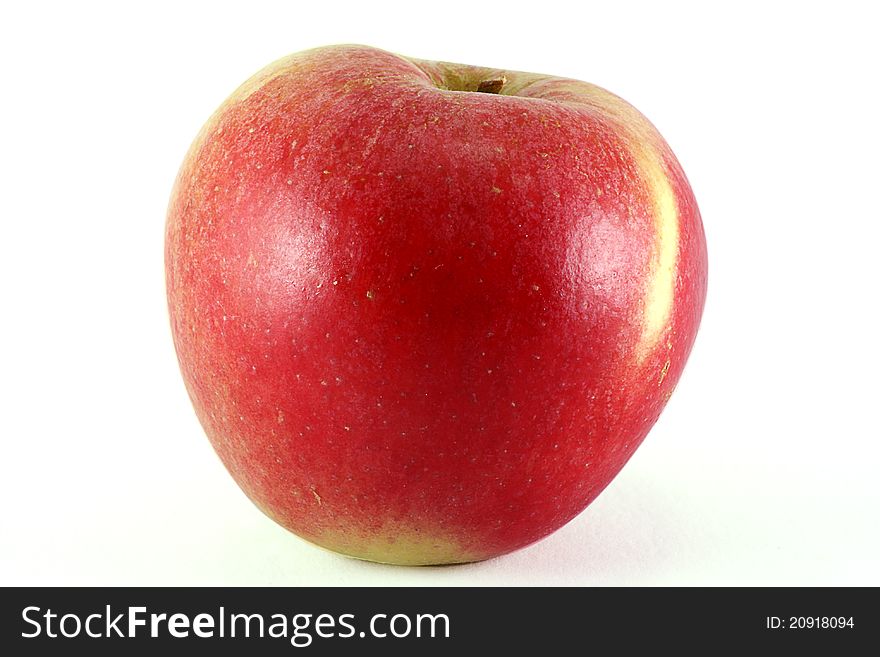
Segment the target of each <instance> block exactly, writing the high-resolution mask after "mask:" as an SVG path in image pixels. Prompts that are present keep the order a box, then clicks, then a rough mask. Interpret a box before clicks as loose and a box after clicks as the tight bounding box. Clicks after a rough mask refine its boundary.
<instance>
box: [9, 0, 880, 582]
mask: <svg viewBox="0 0 880 657" xmlns="http://www.w3.org/2000/svg"><path fill="white" fill-rule="evenodd" d="M305 5H308V6H309V7H311V8H305V7H304V6H305ZM869 6H870V5H869V4H868V3H846V2H839V3H835V4H834V5H833V8H831V5H828V7H829V8H828V9H823V10H820V9H817V8H806V7H804V6H802V5H801V4H795V3H792V4H791V5H790V6H787V5H786V4H785V3H755V4H743V3H740V4H738V5H736V8H735V9H733V8H731V9H729V10H725V11H724V12H722V11H721V10H717V9H714V8H713V5H712V3H699V4H698V3H694V5H693V6H691V7H688V6H686V5H680V4H675V5H670V4H669V3H647V2H646V3H639V4H634V3H623V2H616V1H615V2H610V1H609V2H605V3H597V2H594V3H576V2H548V1H542V2H539V3H534V6H525V5H521V4H515V3H501V2H492V3H488V2H486V3H483V2H473V1H470V2H452V1H447V2H444V3H417V2H406V3H400V4H399V5H393V4H389V3H374V2H358V3H339V2H333V3H331V2H319V3H299V2H271V3H270V2H258V1H255V0H249V1H248V2H239V3H235V4H224V3H198V4H197V3H183V2H175V3H149V4H147V5H142V6H141V7H140V8H137V9H135V8H132V7H133V5H129V4H127V3H109V2H108V3H106V4H102V5H97V4H94V3H61V2H59V3H56V4H47V3H38V2H33V3H7V4H6V5H4V6H3V8H2V9H0V67H2V77H0V81H2V84H3V95H2V102H0V119H2V121H0V125H2V129H3V130H2V137H0V139H2V144H0V180H2V192H0V213H2V219H3V221H2V241H0V245H2V258H0V276H2V277H0V280H2V288H0V294H2V304H0V308H2V322H0V333H2V336H0V337H2V341H0V344H2V365H0V373H2V377H0V386H2V390H0V393H2V394H0V400H2V402H0V403H2V413H0V436H2V450H3V451H2V459H3V460H2V463H3V476H2V477H0V504H2V520H0V523H2V524H0V527H2V530H0V584H73V583H81V584H118V585H133V584H197V583H198V584H432V585H435V584H436V585H455V584H478V585H479V584H503V585H507V584H606V585H618V584H648V585H653V584H734V585H738V584H771V585H775V584H873V585H875V586H876V585H880V528H878V524H880V513H878V509H880V485H878V479H880V478H878V475H877V463H878V457H880V448H878V442H880V441H878V438H880V435H878V434H880V432H878V428H877V403H878V402H877V398H878V392H880V390H878V387H880V386H878V375H877V372H878V368H880V358H878V341H877V336H878V292H877V285H878V280H880V275H878V244H880V210H878V207H880V205H878V204H880V201H878V189H880V188H878V185H880V175H878V174H880V165H878V160H877V156H878V152H880V138H878V119H877V117H878V112H880V109H878V108H880V104H878V99H880V97H878V85H877V78H876V65H877V63H878V61H880V52H878V47H877V40H876V34H875V31H874V30H873V29H872V25H876V24H877V21H876V18H877V17H876V16H873V17H872V16H870V15H869V14H868V12H869V11H871V10H870V9H868V7H869ZM339 42H360V43H366V44H370V45H375V46H378V47H382V48H385V49H387V50H393V51H397V52H401V53H405V54H409V55H412V56H417V57H422V58H427V59H432V58H433V59H445V60H449V61H459V62H465V63H472V64H486V65H493V66H499V67H507V68H511V69H520V70H527V71H537V72H544V73H551V74H556V75H566V76H570V77H576V78H581V79H585V80H589V81H591V82H595V83H598V84H601V85H603V86H605V87H607V88H609V89H611V90H612V91H614V92H616V93H618V94H620V95H622V96H623V97H624V98H626V99H627V100H629V101H630V102H632V103H633V104H634V105H636V106H637V107H638V108H639V109H641V110H642V111H643V112H644V113H645V114H647V115H648V117H649V118H651V119H652V121H653V122H654V123H655V124H656V125H657V126H658V127H659V129H660V131H661V132H662V133H663V134H664V135H665V136H666V138H667V140H668V141H669V142H670V143H671V145H672V147H673V149H674V150H675V151H676V153H677V154H678V156H679V159H680V160H681V162H682V163H683V165H684V168H685V170H686V171H687V173H688V175H689V177H690V180H691V182H692V185H693V188H694V190H695V193H696V195H697V199H698V201H699V203H700V207H701V210H702V213H703V219H704V222H705V225H706V232H707V236H708V243H709V253H710V285H709V298H708V304H707V307H706V313H705V316H704V321H703V327H702V330H701V333H700V335H699V338H698V340H697V344H696V348H695V349H694V352H693V355H692V358H691V361H690V363H689V365H688V368H687V370H686V371H685V374H684V377H683V379H682V381H681V384H680V386H679V389H678V390H677V392H676V394H675V395H674V396H673V398H672V401H671V402H670V404H669V406H668V408H667V410H666V412H665V413H664V414H663V416H662V418H661V420H660V422H659V423H658V424H657V426H656V427H655V429H654V430H653V432H652V433H651V435H650V436H649V437H648V439H647V441H646V442H645V444H644V445H643V446H642V448H641V449H640V450H639V451H638V453H637V454H636V456H635V457H634V458H633V459H632V461H631V462H630V464H629V465H628V466H627V467H626V468H625V469H624V471H623V472H622V473H621V475H620V476H619V477H618V478H617V479H616V480H615V481H614V482H613V483H612V485H611V486H610V487H609V488H608V489H607V490H606V492H605V493H604V494H603V495H602V496H601V497H600V498H599V499H598V500H597V501H596V502H595V503H594V504H593V505H592V506H591V507H590V508H589V509H588V510H587V511H586V512H585V513H583V514H582V515H581V516H580V517H578V518H577V519H576V520H575V521H573V522H572V523H571V524H570V525H568V526H567V527H565V528H564V529H562V530H561V531H559V532H558V533H556V534H555V535H553V536H552V537H550V538H548V539H546V540H545V541H543V542H541V543H539V544H538V545H535V546H534V547H532V548H529V549H527V550H523V551H521V552H519V553H517V554H514V555H511V556H508V557H505V558H502V559H496V560H494V561H491V562H488V563H485V564H478V565H472V566H465V567H453V568H437V569H410V568H393V567H383V566H376V565H371V564H365V563H360V562H355V561H351V560H347V559H344V558H340V557H336V556H334V555H331V554H329V553H325V552H323V551H320V550H318V549H317V548H313V547H311V546H309V545H307V544H305V543H303V542H302V541H300V540H299V539H297V538H295V537H294V536H292V535H290V534H287V533H286V532H285V531H284V530H282V529H280V528H279V527H277V526H275V525H274V524H273V523H272V522H271V521H269V520H267V519H265V518H264V517H263V516H262V515H261V514H260V513H259V512H258V511H257V510H256V509H255V508H254V507H252V506H251V504H250V503H249V502H248V501H247V500H246V499H245V497H244V496H243V495H242V494H241V493H240V492H239V490H238V489H237V488H236V486H235V485H234V483H233V482H232V480H231V478H230V477H229V476H228V475H227V474H226V472H225V471H224V470H223V469H222V467H221V465H220V463H219V461H218V460H217V459H216V457H215V456H214V455H213V452H212V451H211V448H210V446H209V444H208V441H207V439H205V437H204V435H203V433H202V431H201V428H200V427H199V425H198V423H197V421H196V419H195V416H194V414H193V412H192V410H191V408H190V406H189V401H188V399H187V397H186V393H185V391H184V388H183V384H182V381H181V378H180V375H179V373H178V371H177V364H176V361H175V358H174V353H173V348H172V343H171V337H170V331H169V328H168V323H167V318H166V310H165V299H164V287H163V286H164V283H163V273H162V255H163V254H162V239H163V224H164V217H165V208H166V203H167V199H168V196H169V192H170V190H171V184H172V181H173V179H174V176H175V174H176V172H177V168H178V166H179V165H180V162H181V160H182V158H183V155H184V152H185V151H186V149H187V147H188V145H189V143H190V141H191V139H192V138H193V137H194V136H195V134H196V132H197V131H198V129H199V127H200V126H201V124H202V123H203V121H204V120H205V119H206V118H207V117H208V116H209V114H210V113H211V112H212V111H213V110H214V109H215V107H216V106H217V105H218V104H219V103H220V102H221V101H222V100H223V99H224V98H225V97H226V95H227V94H228V93H230V92H231V91H232V90H233V89H234V88H235V87H236V86H237V85H238V84H239V83H240V82H242V81H243V80H244V79H246V78H247V77H249V76H250V75H251V74H252V73H254V72H255V71H256V70H258V69H259V68H261V67H262V66H263V65H265V64H267V63H268V62H270V61H272V60H274V59H276V58H278V57H280V56H282V55H285V54H287V53H289V52H293V51H297V50H301V49H304V48H308V47H313V46H318V45H325V44H330V43H339Z"/></svg>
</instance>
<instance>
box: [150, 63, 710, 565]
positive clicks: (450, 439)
mask: <svg viewBox="0 0 880 657" xmlns="http://www.w3.org/2000/svg"><path fill="white" fill-rule="evenodd" d="M486 81H489V83H488V86H486V85H484V88H491V89H492V90H493V91H497V93H481V92H478V91H477V89H478V88H479V87H480V85H481V83H485V82H486ZM165 259H166V277H167V290H168V304H169V309H170V315H171V325H172V330H173V336H174V344H175V347H176V350H177V355H178V358H179V361H180V366H181V370H182V373H183V378H184V380H185V383H186V387H187V390H188V391H189V395H190V398H191V400H192V403H193V405H194V407H195V410H196V413H197V414H198V417H199V420H200V421H201V423H202V425H203V426H204V428H205V431H206V433H207V435H208V437H209V438H210V440H211V443H212V444H213V446H214V448H215V449H216V451H217V454H218V455H219V456H220V459H221V460H222V461H223V463H224V465H225V466H226V468H227V469H228V470H229V472H230V474H231V475H232V476H233V478H234V479H235V481H236V482H237V483H238V485H239V486H240V487H241V488H242V489H243V490H244V492H245V493H246V494H247V495H248V496H249V497H250V498H251V499H252V500H253V501H254V502H255V503H256V505H257V506H258V507H259V508H260V509H262V510H263V511H264V512H265V513H266V514H268V515H269V516H270V517H271V518H273V519H275V520H276V521H277V522H278V523H280V524H281V525H283V526H284V527H286V528H287V529H289V530H290V531H292V532H294V533H296V534H298V535H299V536H301V537H303V538H305V539H308V540H309V541H312V542H314V543H317V544H319V545H322V546H324V547H326V548H329V549H332V550H336V551H339V552H342V553H345V554H349V555H352V556H356V557H360V558H365V559H371V560H376V561H384V562H390V563H404V564H434V563H454V562H464V561H473V560H479V559H485V558H489V557H493V556H497V555H500V554H503V553H506V552H509V551H512V550H515V549H517V548H521V547H523V546H525V545H528V544H530V543H532V542H534V541H536V540H538V539H540V538H542V537H544V536H546V535H548V534H549V533H551V532H553V531H554V530H556V529H558V528H559V527H561V526H562V525H564V524H565V523H566V522H568V521H569V520H571V519H572V518H573V517H574V516H576V515H577V514H578V513H580V512H581V511H582V510H583V509H584V508H585V507H586V506H587V505H588V504H589V503H590V502H591V501H592V500H593V499H594V498H595V497H596V496H597V495H598V494H599V493H600V492H601V491H602V490H603V489H604V488H605V486H607V485H608V483H609V482H610V481H611V480H612V478H613V477H614V476H615V475H616V474H617V472H618V471H619V470H620V469H621V468H622V467H623V465H624V464H625V463H626V461H627V460H628V459H629V458H630V456H632V454H633V452H634V451H635V449H636V448H637V447H638V446H639V444H640V443H641V442H642V440H643V439H644V437H645V435H646V434H647V432H648V430H649V429H650V428H651V426H652V425H653V424H654V422H655V421H656V420H657V417H658V415H659V414H660V412H661V410H662V409H663V407H664V405H665V403H666V401H667V400H668V399H669V396H670V394H671V393H672V391H673V389H674V387H675V385H676V382H677V381H678V379H679V376H680V375H681V372H682V368H683V367H684V365H685V361H686V360H687V357H688V354H689V352H690V350H691V346H692V344H693V342H694V337H695V335H696V332H697V328H698V325H699V322H700V316H701V313H702V310H703V304H704V299H705V294H706V276H707V260H706V245H705V238H704V234H703V227H702V223H701V220H700V215H699V211H698V209H697V204H696V202H695V200H694V196H693V193H692V191H691V189H690V186H689V184H688V182H687V180H686V178H685V175H684V173H683V171H682V169H681V167H680V165H679V163H678V162H677V160H676V158H675V156H674V155H673V154H672V151H671V150H670V149H669V147H668V146H667V144H666V143H665V142H664V140H663V139H662V138H661V137H660V135H659V134H658V133H657V131H656V130H655V129H654V127H653V126H652V125H651V124H650V123H649V122H648V121H647V120H646V119H645V118H644V117H643V116H642V115H641V114H639V113H638V112H637V111H636V110H634V109H633V108H632V107H631V106H629V105H628V104H626V103H625V102H624V101H622V100H621V99H620V98H618V97H616V96H614V95H612V94H610V93H609V92H607V91H604V90H603V89H601V88H599V87H596V86H593V85H590V84H587V83H584V82H578V81H574V80H568V79H562V78H553V77H548V76H541V75H533V74H528V73H518V72H510V71H500V70H497V69H486V68H479V67H468V66H463V65H455V64H446V63H435V62H426V61H420V60H413V59H408V58H404V57H401V56H398V55H394V54H391V53H388V52H384V51H381V50H377V49H373V48H368V47H363V46H335V47H329V48H321V49H316V50H311V51H306V52H303V53H299V54H296V55H292V56H290V57H288V58H286V59H283V60H281V61H279V62H276V63H275V64H273V65H272V66H270V67H269V68H267V69H265V70H264V71H262V72H260V73H259V74H257V75H256V76H255V77H254V78H252V79H251V80H250V81H248V82H247V83H245V85H243V86H242V87H241V88H240V89H239V90H238V91H236V92H235V94H233V96H232V97H230V98H229V99H228V100H227V101H226V102H225V103H224V104H223V106H222V107H221V108H220V109H219V110H218V111H217V112H216V113H215V115H214V116H213V117H212V118H211V119H210V120H209V122H208V123H207V124H206V126H205V127H204V128H203V130H202V132H201V133H200V135H199V136H198V138H197V139H196V141H195V143H194V144H193V146H192V148H191V150H190V152H189V154H188V155H187V157H186V160H185V161H184V164H183V166H182V168H181V171H180V173H179V176H178V179H177V182H176V184H175V187H174V190H173V195H172V198H171V203H170V207H169V212H168V219H167V227H166V246H165ZM585 558H588V557H585Z"/></svg>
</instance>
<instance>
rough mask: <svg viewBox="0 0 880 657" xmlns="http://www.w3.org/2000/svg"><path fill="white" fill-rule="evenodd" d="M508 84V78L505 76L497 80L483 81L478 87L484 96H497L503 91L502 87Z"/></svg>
mask: <svg viewBox="0 0 880 657" xmlns="http://www.w3.org/2000/svg"><path fill="white" fill-rule="evenodd" d="M506 82H507V78H505V77H504V76H501V77H497V78H489V79H488V80H483V81H482V82H480V84H479V85H477V91H479V92H480V93H484V94H497V93H499V92H500V91H501V87H503V86H504V84H505V83H506Z"/></svg>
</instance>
